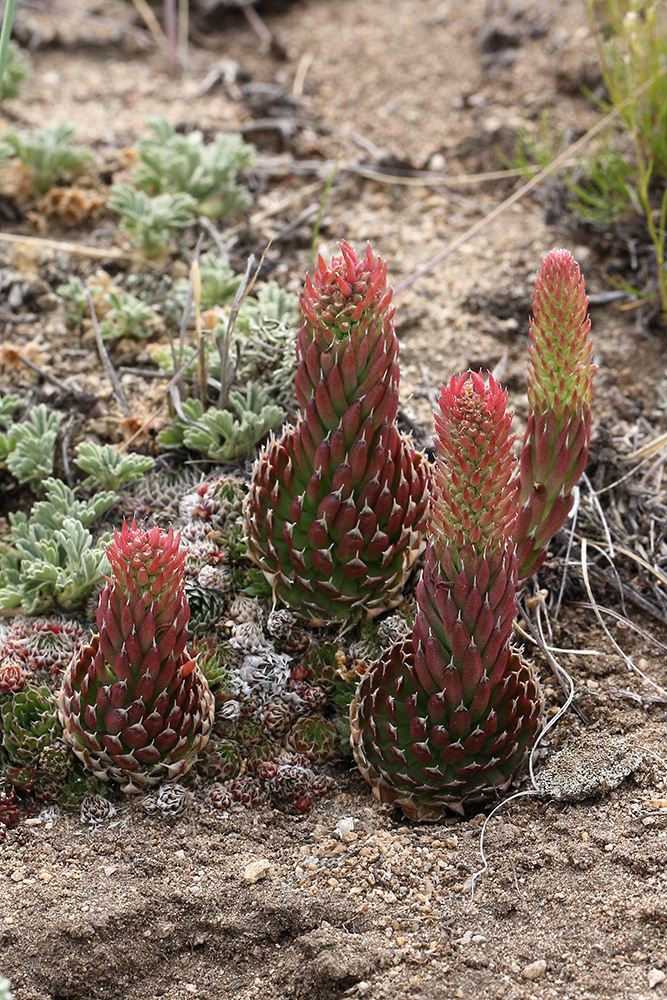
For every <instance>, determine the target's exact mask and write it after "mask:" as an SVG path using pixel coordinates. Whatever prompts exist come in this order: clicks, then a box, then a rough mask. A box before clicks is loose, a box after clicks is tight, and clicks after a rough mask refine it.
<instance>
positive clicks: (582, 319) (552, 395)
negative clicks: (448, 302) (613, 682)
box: [514, 250, 596, 580]
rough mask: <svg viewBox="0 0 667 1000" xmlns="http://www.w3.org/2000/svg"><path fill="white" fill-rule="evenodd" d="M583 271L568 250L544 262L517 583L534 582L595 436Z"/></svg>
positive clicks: (535, 322) (534, 330)
mask: <svg viewBox="0 0 667 1000" xmlns="http://www.w3.org/2000/svg"><path fill="white" fill-rule="evenodd" d="M587 306H588V299H587V297H586V291H585V288H584V280H583V278H582V276H581V272H580V270H579V265H578V264H577V262H576V261H575V259H574V257H573V256H572V254H570V253H568V251H567V250H552V251H551V252H550V253H549V254H547V256H546V257H545V258H544V261H543V264H542V270H541V272H540V274H538V276H537V280H536V282H535V292H534V294H533V319H532V320H531V324H530V343H529V345H528V354H529V361H528V405H529V413H528V426H527V428H526V435H525V438H524V442H523V448H522V452H521V467H520V473H519V506H520V511H519V517H518V520H517V524H516V528H515V530H514V540H515V542H516V546H517V555H518V559H519V579H520V580H525V579H527V578H528V577H529V576H532V574H533V573H535V572H536V571H537V570H538V569H539V567H540V566H541V565H542V563H543V562H544V560H545V558H546V554H547V546H548V544H549V542H550V540H551V539H552V538H553V537H554V535H555V534H556V532H557V531H558V530H559V528H560V527H561V526H562V525H563V523H564V521H565V518H566V517H567V515H568V513H569V511H570V509H571V507H572V502H573V500H572V490H573V488H574V486H575V484H576V483H577V481H578V479H579V478H580V476H581V474H582V473H583V471H584V469H585V467H586V459H587V457H588V445H589V441H590V436H591V399H592V396H593V377H594V375H595V371H596V368H595V366H594V365H593V364H592V363H591V356H592V352H593V345H592V342H591V337H590V328H591V323H590V319H589V318H588V317H587V315H586V309H587Z"/></svg>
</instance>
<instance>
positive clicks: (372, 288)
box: [246, 243, 429, 623]
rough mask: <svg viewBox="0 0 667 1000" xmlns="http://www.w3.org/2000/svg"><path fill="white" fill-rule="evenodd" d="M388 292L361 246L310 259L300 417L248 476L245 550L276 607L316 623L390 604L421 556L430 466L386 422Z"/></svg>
mask: <svg viewBox="0 0 667 1000" xmlns="http://www.w3.org/2000/svg"><path fill="white" fill-rule="evenodd" d="M391 295H392V293H391V290H389V289H387V276H386V266H385V265H384V263H383V262H382V261H381V260H379V259H378V260H376V259H375V257H374V256H373V254H372V253H371V250H370V247H369V248H368V250H367V252H366V255H365V257H363V258H361V259H358V258H357V257H356V255H355V253H354V251H353V249H352V247H350V246H349V245H348V244H347V243H341V255H340V256H338V257H334V258H333V261H332V263H331V266H327V264H326V263H325V262H324V260H322V258H321V257H320V259H319V262H318V265H317V268H316V269H315V274H314V279H313V280H311V279H310V278H308V280H307V282H306V288H305V292H304V295H303V297H302V299H301V306H302V310H303V317H304V318H303V324H302V327H301V330H300V333H299V338H298V343H297V357H298V370H297V376H296V394H297V399H298V403H299V407H300V414H299V417H298V420H297V423H296V425H295V426H288V427H287V428H286V429H285V430H284V431H283V433H282V435H281V437H279V438H277V439H276V438H274V439H272V440H271V441H270V442H269V444H268V445H267V447H266V448H265V449H264V451H263V453H262V454H261V455H260V457H259V459H258V461H257V463H256V465H255V468H254V470H253V476H252V483H251V488H250V493H249V496H248V500H247V503H246V535H247V542H248V548H249V551H250V554H251V556H252V558H253V559H254V560H255V562H256V563H257V564H258V565H259V566H260V568H261V569H262V571H263V572H264V574H265V576H266V578H267V579H268V581H269V582H270V584H271V587H272V590H273V593H274V597H275V598H276V600H279V601H282V602H284V603H286V604H290V605H292V606H293V607H295V608H299V609H306V610H307V611H308V612H309V613H310V615H311V617H312V619H313V620H314V621H315V622H319V623H322V622H328V621H335V620H344V619H347V618H349V617H352V616H354V615H355V614H357V613H358V612H359V610H360V609H363V610H364V611H365V612H366V613H367V614H369V615H371V616H373V615H376V614H379V613H380V612H382V611H384V610H386V609H388V608H391V607H393V606H395V605H396V604H397V603H398V600H399V595H400V592H401V588H402V586H403V584H404V582H405V580H406V578H407V575H408V573H409V571H410V568H411V566H412V564H413V563H414V560H415V559H416V558H417V556H418V555H419V553H420V551H421V550H422V549H423V544H424V543H423V535H424V530H425V521H426V513H427V493H426V488H427V478H428V472H429V467H428V463H427V461H426V459H425V458H424V456H423V455H421V454H420V453H418V452H416V451H415V449H414V447H413V444H412V442H411V440H410V438H409V437H408V436H406V435H404V434H402V433H401V432H400V431H399V430H398V428H397V426H396V413H397V409H398V382H399V369H398V339H397V337H396V332H395V329H394V323H393V315H394V312H393V309H392V308H391Z"/></svg>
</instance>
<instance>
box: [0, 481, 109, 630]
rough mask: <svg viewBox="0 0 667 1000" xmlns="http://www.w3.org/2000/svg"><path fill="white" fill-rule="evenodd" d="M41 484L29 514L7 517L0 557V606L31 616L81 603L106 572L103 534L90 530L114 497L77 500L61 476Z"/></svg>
mask: <svg viewBox="0 0 667 1000" xmlns="http://www.w3.org/2000/svg"><path fill="white" fill-rule="evenodd" d="M43 485H44V491H45V494H46V499H45V500H39V501H37V502H36V503H35V504H33V507H32V510H31V512H30V514H29V515H26V514H25V513H23V511H17V512H16V513H12V514H10V515H9V524H10V530H9V533H8V538H7V544H6V550H5V551H4V553H3V555H2V557H1V558H0V608H11V609H15V610H17V611H22V612H23V613H24V614H29V615H32V614H40V613H42V612H43V611H46V610H48V609H50V608H60V609H63V610H68V611H70V610H76V609H78V608H81V607H83V606H84V605H85V603H86V601H87V600H88V598H89V597H90V595H91V593H92V592H93V590H94V589H95V588H96V587H98V586H99V585H100V583H101V582H102V580H103V578H104V574H105V573H106V572H107V571H108V563H107V560H106V554H105V543H106V537H104V536H103V537H102V538H100V539H98V540H97V541H96V540H95V538H94V537H93V534H92V533H91V531H90V530H89V529H90V526H91V525H92V524H93V522H94V521H96V520H97V519H98V518H99V517H101V515H102V514H104V513H105V512H106V511H107V510H109V508H110V507H112V506H113V504H114V503H115V501H116V494H115V493H112V492H101V493H97V494H95V496H93V497H91V498H90V499H88V500H80V499H78V498H77V496H76V495H75V494H74V492H73V491H72V490H71V489H70V488H69V487H68V486H66V485H65V483H63V482H62V481H61V480H60V479H47V480H46V481H45V482H44V484H43Z"/></svg>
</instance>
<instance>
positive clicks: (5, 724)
mask: <svg viewBox="0 0 667 1000" xmlns="http://www.w3.org/2000/svg"><path fill="white" fill-rule="evenodd" d="M2 729H3V734H2V742H3V745H4V748H5V750H6V751H7V756H8V757H9V760H10V761H11V762H12V763H14V764H18V765H25V766H28V767H29V766H31V765H34V764H36V763H37V761H38V760H39V757H40V754H41V753H42V751H43V750H44V748H45V747H47V746H48V745H49V744H51V743H53V741H54V739H55V738H56V737H57V736H58V735H59V731H60V724H59V722H58V711H57V706H56V701H55V698H54V696H53V694H52V693H51V691H50V689H49V688H47V687H37V686H36V685H35V684H27V685H26V686H25V687H24V688H23V690H22V691H19V692H18V693H17V694H15V695H14V696H13V697H12V699H11V701H10V702H9V703H8V704H6V705H3V707H2Z"/></svg>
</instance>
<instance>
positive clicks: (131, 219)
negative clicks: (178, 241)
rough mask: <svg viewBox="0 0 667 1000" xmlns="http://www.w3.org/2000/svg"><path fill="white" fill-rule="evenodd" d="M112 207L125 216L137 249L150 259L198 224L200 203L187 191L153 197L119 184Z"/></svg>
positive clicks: (126, 227) (123, 219)
mask: <svg viewBox="0 0 667 1000" xmlns="http://www.w3.org/2000/svg"><path fill="white" fill-rule="evenodd" d="M108 206H109V208H110V209H111V210H112V211H114V212H118V214H119V215H120V216H121V222H122V226H123V229H125V230H127V232H128V233H129V234H130V238H131V240H132V243H133V244H134V246H136V247H137V248H138V249H139V250H142V251H143V252H144V253H145V254H146V256H148V257H159V256H161V255H162V254H164V253H166V251H167V250H168V249H169V247H170V245H171V244H172V242H173V239H174V236H175V234H176V233H177V232H179V230H181V229H187V227H188V226H192V225H194V222H195V219H196V214H195V212H196V207H197V206H196V202H195V200H194V198H192V197H191V196H190V195H189V194H184V193H183V192H178V191H177V192H175V193H171V192H169V193H167V194H157V195H149V194H146V192H145V191H138V190H137V189H136V188H133V187H130V185H129V184H115V185H114V186H113V188H112V189H111V195H110V197H109V202H108Z"/></svg>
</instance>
